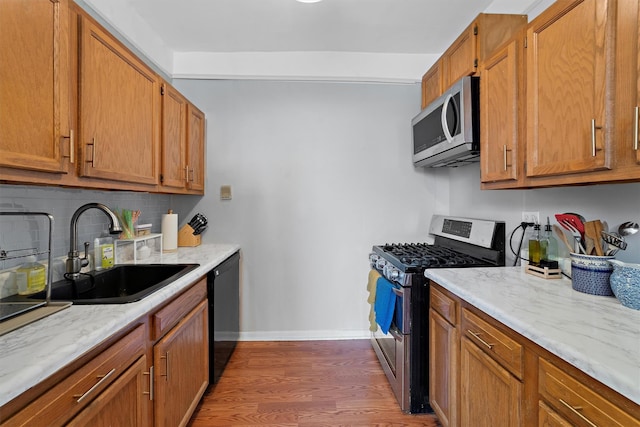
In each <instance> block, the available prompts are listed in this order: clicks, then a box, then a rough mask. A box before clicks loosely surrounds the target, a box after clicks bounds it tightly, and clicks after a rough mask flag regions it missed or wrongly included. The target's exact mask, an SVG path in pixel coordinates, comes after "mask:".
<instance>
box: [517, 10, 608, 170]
mask: <svg viewBox="0 0 640 427" xmlns="http://www.w3.org/2000/svg"><path fill="white" fill-rule="evenodd" d="M615 3H616V2H615V1H611V0H608V1H607V0H584V1H583V0H559V1H557V2H556V3H554V4H553V5H551V7H549V8H548V9H547V10H546V11H544V12H543V13H542V14H540V16H538V17H537V18H536V19H535V20H534V21H533V22H532V23H531V24H530V26H529V28H528V30H527V42H528V48H527V106H528V109H527V121H528V126H527V129H528V131H527V144H526V149H527V175H528V176H530V177H536V176H546V175H563V174H570V173H576V172H584V171H594V170H599V169H607V168H609V167H610V166H611V150H612V147H611V145H612V139H613V138H611V135H613V128H614V123H613V117H612V114H611V113H612V102H611V99H610V97H609V96H608V94H609V93H612V84H613V67H610V66H609V67H607V62H610V61H611V59H612V55H613V52H614V51H613V41H614V40H613V36H612V34H613V31H612V30H613V28H612V27H613V23H615V16H613V13H614V12H615ZM612 18H614V19H612Z"/></svg>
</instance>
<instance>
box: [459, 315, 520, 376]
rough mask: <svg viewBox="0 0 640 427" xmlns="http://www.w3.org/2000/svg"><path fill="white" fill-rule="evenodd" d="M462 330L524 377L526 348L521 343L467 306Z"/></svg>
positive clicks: (494, 356)
mask: <svg viewBox="0 0 640 427" xmlns="http://www.w3.org/2000/svg"><path fill="white" fill-rule="evenodd" d="M462 331H463V333H464V334H465V336H467V337H468V338H469V339H470V340H471V341H473V342H474V343H476V344H477V345H478V346H479V347H480V348H482V349H483V350H484V351H485V352H486V353H487V354H489V355H491V357H493V358H494V359H496V360H497V361H498V362H500V363H502V364H503V365H504V367H505V368H507V369H508V370H509V371H510V372H511V373H512V374H513V375H515V376H516V377H518V378H519V379H522V374H523V357H524V356H523V353H524V349H523V346H522V345H521V344H520V343H518V342H517V341H515V340H513V339H512V338H509V337H508V336H507V334H506V333H504V332H502V331H501V330H500V329H498V327H497V326H494V325H491V324H489V323H487V322H485V321H484V320H482V319H481V318H480V317H478V316H476V315H475V314H474V313H473V312H471V311H469V310H467V309H466V308H465V309H463V310H462Z"/></svg>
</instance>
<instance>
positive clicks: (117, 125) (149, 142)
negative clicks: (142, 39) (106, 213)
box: [79, 16, 160, 185]
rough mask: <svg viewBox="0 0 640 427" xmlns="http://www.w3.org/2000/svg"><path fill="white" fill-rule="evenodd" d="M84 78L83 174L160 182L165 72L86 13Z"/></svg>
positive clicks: (81, 105) (82, 29) (81, 67)
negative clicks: (159, 73) (155, 69)
mask: <svg viewBox="0 0 640 427" xmlns="http://www.w3.org/2000/svg"><path fill="white" fill-rule="evenodd" d="M79 82H80V86H79V123H80V124H79V127H80V129H79V131H80V134H79V144H80V145H81V150H80V152H81V162H82V167H81V168H80V174H81V175H82V176H88V177H93V178H100V179H107V180H114V181H124V182H134V183H137V184H148V185H156V184H158V182H159V153H160V78H159V77H158V76H157V75H156V74H155V73H154V72H153V71H152V70H151V69H150V68H149V67H147V66H146V64H144V63H143V62H142V61H141V60H140V59H139V58H137V57H136V56H134V55H133V54H132V53H131V52H129V51H128V50H127V49H126V48H125V47H124V46H123V45H122V44H121V43H120V42H118V41H117V40H116V39H115V38H114V37H113V36H112V35H110V34H109V33H108V32H107V31H106V30H104V29H103V28H102V27H101V26H99V25H98V24H97V23H96V22H95V21H93V20H92V19H91V18H89V17H87V16H83V17H82V20H81V22H80V52H79Z"/></svg>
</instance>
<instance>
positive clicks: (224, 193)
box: [220, 185, 231, 200]
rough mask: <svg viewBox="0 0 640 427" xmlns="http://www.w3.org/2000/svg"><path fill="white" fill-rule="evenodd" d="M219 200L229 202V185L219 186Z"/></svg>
mask: <svg viewBox="0 0 640 427" xmlns="http://www.w3.org/2000/svg"><path fill="white" fill-rule="evenodd" d="M220 200H231V186H230V185H221V186H220Z"/></svg>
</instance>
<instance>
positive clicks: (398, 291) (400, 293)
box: [391, 286, 404, 298]
mask: <svg viewBox="0 0 640 427" xmlns="http://www.w3.org/2000/svg"><path fill="white" fill-rule="evenodd" d="M391 290H392V291H393V293H394V294H396V295H397V296H399V297H400V298H402V297H404V291H403V290H402V288H396V287H395V286H394V287H393V289H391Z"/></svg>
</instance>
